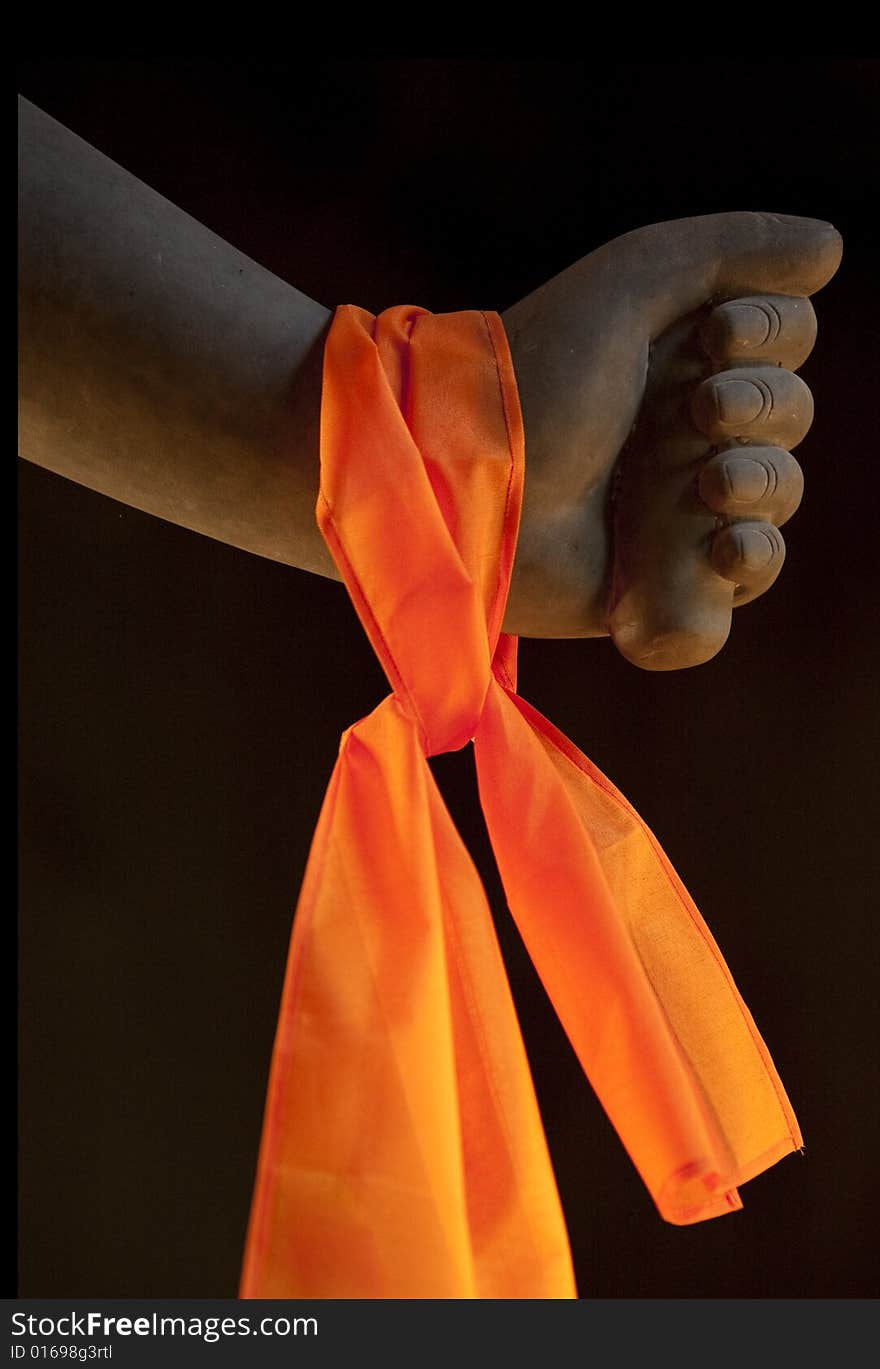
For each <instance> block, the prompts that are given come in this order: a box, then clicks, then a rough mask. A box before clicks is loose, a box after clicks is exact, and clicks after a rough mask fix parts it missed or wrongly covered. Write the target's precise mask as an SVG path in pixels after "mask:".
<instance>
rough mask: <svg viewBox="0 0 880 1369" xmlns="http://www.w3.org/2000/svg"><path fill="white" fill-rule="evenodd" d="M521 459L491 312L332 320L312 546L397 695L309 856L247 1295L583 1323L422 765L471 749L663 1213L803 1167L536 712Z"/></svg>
mask: <svg viewBox="0 0 880 1369" xmlns="http://www.w3.org/2000/svg"><path fill="white" fill-rule="evenodd" d="M523 447H524V443H523V429H522V419H521V415H520V410H519V401H518V394H517V387H516V379H515V376H514V371H513V364H512V361H511V357H510V351H509V348H508V344H507V339H506V336H505V333H504V328H503V325H502V323H501V319H500V318H499V316H498V315H497V314H494V313H483V312H479V311H467V312H462V313H454V314H431V313H428V312H427V311H426V310H424V309H419V308H416V307H411V306H399V307H395V308H392V309H387V310H385V311H384V312H383V313H382V314H380V315H379V316H378V317H374V316H373V315H372V314H369V313H367V312H366V311H365V310H363V309H359V308H356V307H355V306H352V305H344V306H341V307H340V308H339V309H337V311H336V314H335V317H334V320H333V324H332V327H331V330H330V333H329V336H328V339H327V343H326V347H325V353H324V382H323V396H322V411H321V491H320V495H319V500H318V521H319V524H320V527H321V530H322V532H323V535H324V538H325V540H326V542H327V544H328V545H329V547H330V549H331V551H332V553H333V556H334V558H335V561H336V564H337V566H338V567H339V570H340V572H341V574H342V576H343V578H344V580H345V583H346V586H347V587H348V592H349V594H350V595H351V598H352V600H353V601H354V604H355V607H356V609H357V612H358V614H359V616H360V619H361V622H362V623H363V625H364V627H365V629H366V631H367V633H368V635H369V637H370V641H371V642H372V645H373V647H374V648H375V651H376V653H377V655H378V656H379V658H380V660H381V662H382V665H383V667H384V669H385V672H386V674H387V676H388V679H389V681H390V683H391V688H392V691H393V692H392V693H391V694H390V695H389V696H388V697H387V698H386V699H385V700H384V702H382V703H380V704H379V706H378V707H377V708H376V709H375V710H374V711H373V712H372V713H371V714H370V715H369V716H368V717H366V718H362V719H361V721H360V722H357V723H355V724H354V726H352V727H350V728H349V729H348V730H347V731H346V732H345V733H344V734H343V737H342V740H341V743H340V748H339V757H338V760H337V762H336V766H335V769H334V771H333V775H332V778H331V780H330V783H329V786H328V789H327V795H326V798H325V801H324V805H323V808H322V811H321V815H320V818H319V821H318V825H317V829H316V832H315V836H314V840H313V844H312V848H311V854H310V856H309V861H308V866H307V869H306V874H305V879H304V881H303V887H302V892H301V894H300V899H299V904H298V907H297V911H296V917H295V920H294V926H293V935H292V940H291V947H290V956H289V961H288V968H287V975H286V979H285V984H284V990H283V997H282V1004H281V1011H280V1020H279V1024H278V1031H277V1036H276V1041H275V1048H274V1054H273V1059H272V1067H271V1074H270V1079H269V1088H268V1099H267V1105H266V1114H265V1120H264V1128H263V1138H262V1144H261V1149H260V1157H259V1164H258V1172H257V1182H256V1189H255V1194H254V1200H253V1206H252V1211H251V1219H250V1225H249V1230H248V1237H247V1245H246V1251H245V1260H244V1268H243V1273H242V1281H241V1288H240V1296H241V1297H244V1298H247V1297H261V1298H570V1297H576V1296H577V1292H576V1289H575V1284H574V1278H573V1273H572V1266H571V1257H570V1252H569V1246H568V1239H567V1234H566V1229H565V1223H564V1219H563V1214H562V1210H561V1206H560V1202H559V1197H558V1194H557V1190H556V1185H555V1182H554V1177H553V1172H552V1168H551V1163H550V1158H549V1155H548V1151H547V1145H546V1141H545V1138H544V1132H543V1128H542V1125H541V1119H540V1115H539V1112H538V1107H537V1102H536V1098H535V1093H534V1088H533V1085H532V1080H531V1076H530V1073H529V1067H528V1063H527V1060H526V1053H525V1049H524V1047H523V1042H522V1038H521V1035H520V1030H519V1026H518V1023H517V1018H516V1014H515V1011H514V1006H513V1002H512V999H511V995H510V989H509V986H508V982H507V977H506V974H505V970H504V965H503V963H502V959H501V955H500V952H499V948H498V944H497V941H496V937H495V931H494V927H493V922H492V916H491V913H490V910H489V907H488V905H487V902H486V897H485V893H484V891H483V888H482V885H481V883H480V879H479V877H478V875H477V872H476V870H475V868H474V865H473V863H472V861H471V859H470V857H469V855H468V853H467V851H466V850H465V848H464V846H463V844H462V841H461V839H460V837H459V835H458V833H457V832H456V830H455V827H454V826H453V823H452V820H451V818H450V816H449V814H448V812H447V810H446V808H445V805H444V803H443V800H442V798H441V796H440V793H439V791H438V789H437V787H436V785H435V783H434V779H433V776H432V774H431V770H430V767H429V765H428V763H427V760H426V757H427V756H431V755H435V754H438V753H440V752H443V751H450V750H455V749H458V748H460V747H462V746H464V745H466V744H467V743H468V742H469V741H471V740H473V742H474V747H475V755H476V765H477V773H478V779H479V790H480V801H481V803H482V807H483V811H484V813H485V818H486V823H487V825H488V829H489V833H490V836H491V839H492V844H493V847H494V850H495V855H496V858H497V862H498V867H499V870H500V872H501V877H502V879H503V881H504V888H505V891H506V895H507V900H508V904H509V906H510V910H511V913H512V914H513V917H514V919H515V920H516V924H517V926H518V928H519V930H520V933H521V934H522V937H523V940H524V942H525V945H526V947H527V948H528V951H529V953H530V955H531V957H532V960H533V962H534V965H535V967H536V969H537V971H538V973H539V975H540V976H541V979H542V981H543V983H544V985H545V987H546V990H547V993H548V994H549V996H550V999H551V1001H552V1002H553V1005H554V1007H555V1009H556V1011H557V1013H558V1014H559V1018H560V1020H561V1022H562V1024H563V1026H564V1027H565V1030H566V1032H567V1033H568V1036H569V1038H570V1040H571V1042H572V1044H573V1046H574V1048H575V1050H576V1051H577V1054H578V1057H579V1059H580V1061H581V1064H582V1065H583V1069H584V1071H585V1073H586V1075H587V1076H588V1078H589V1080H590V1082H591V1084H592V1086H593V1088H594V1089H595V1091H596V1094H597V1095H598V1097H599V1099H600V1101H601V1103H602V1105H603V1106H604V1108H605V1110H606V1112H607V1114H608V1116H609V1118H610V1119H611V1122H612V1123H613V1125H614V1127H615V1128H616V1130H617V1132H618V1134H619V1136H620V1138H621V1140H622V1142H623V1144H624V1146H625V1147H626V1149H627V1151H628V1153H629V1155H630V1157H631V1159H632V1161H633V1163H634V1165H635V1167H636V1169H637V1170H638V1172H639V1174H640V1175H641V1177H642V1179H643V1181H644V1183H645V1185H646V1187H647V1189H648V1191H649V1192H650V1194H651V1196H652V1198H653V1200H654V1202H655V1203H656V1205H657V1208H658V1209H659V1212H660V1214H661V1215H662V1216H663V1217H664V1218H665V1219H666V1220H667V1221H670V1222H675V1223H688V1222H696V1221H701V1220H702V1219H704V1218H707V1217H715V1216H719V1215H721V1214H723V1213H726V1212H730V1211H731V1210H733V1209H735V1208H738V1207H740V1206H741V1203H740V1199H739V1195H738V1193H737V1190H736V1186H737V1185H738V1184H740V1183H743V1182H744V1181H745V1180H747V1179H749V1178H751V1177H752V1176H753V1175H755V1174H757V1173H759V1172H760V1171H762V1170H764V1169H766V1168H767V1167H768V1166H769V1165H771V1164H773V1163H774V1162H775V1161H776V1160H778V1159H779V1158H780V1157H781V1156H783V1155H784V1154H787V1153H788V1152H789V1151H791V1150H793V1149H796V1148H798V1147H799V1146H800V1145H801V1144H802V1142H801V1137H800V1132H799V1130H798V1125H797V1122H796V1120H795V1117H794V1115H793V1113H792V1109H791V1106H790V1104H789V1102H788V1099H787V1097H786V1094H785V1091H784V1089H783V1087H782V1084H781V1082H780V1080H779V1078H778V1076H777V1073H776V1070H775V1069H774V1066H773V1063H772V1061H771V1059H770V1056H769V1054H768V1052H767V1049H766V1047H765V1045H764V1043H763V1041H762V1040H761V1037H760V1036H759V1034H758V1032H757V1029H756V1027H755V1024H754V1022H753V1021H752V1018H751V1016H750V1014H749V1012H748V1009H747V1008H746V1006H745V1004H744V1003H743V1001H742V999H741V997H740V995H739V993H738V992H737V989H736V987H735V985H734V983H733V980H732V978H731V975H730V973H729V971H728V969H727V966H726V965H725V963H724V960H723V959H722V957H721V954H720V952H719V950H718V947H717V946H716V944H715V942H714V940H713V939H712V936H711V934H710V933H709V930H708V928H707V927H706V925H705V923H704V922H703V920H702V918H701V916H700V914H699V913H698V911H697V909H696V908H695V907H694V904H693V903H692V901H691V899H690V898H689V896H688V894H687V891H686V890H685V889H684V887H683V885H682V884H681V881H680V880H679V879H678V877H677V876H676V874H675V871H674V870H673V869H672V866H671V865H670V863H669V860H668V859H667V857H666V856H665V855H664V853H663V851H662V850H661V848H660V846H659V844H658V842H657V841H656V839H655V838H654V837H653V836H652V834H651V833H650V832H649V831H648V829H647V828H646V826H645V824H644V823H643V822H642V821H641V819H640V818H639V817H638V815H637V814H636V813H635V812H634V811H633V809H632V808H631V807H630V805H629V804H628V803H627V801H626V800H625V799H624V798H623V796H622V795H621V794H619V793H618V791H617V790H616V789H615V788H614V786H613V785H612V784H610V783H609V781H608V780H607V779H606V778H605V777H604V775H602V774H600V772H599V771H598V770H597V769H596V768H595V766H593V765H591V763H590V762H589V761H588V760H587V759H586V757H584V756H583V755H581V753H580V752H579V751H578V750H577V748H576V747H574V746H573V745H572V744H571V742H569V741H568V740H567V739H566V738H565V737H564V736H562V735H561V733H559V732H558V731H556V729H555V728H553V727H552V726H551V724H550V723H549V722H547V720H546V719H545V718H542V717H541V715H540V714H539V713H537V712H536V711H535V709H533V708H531V707H530V706H529V704H527V703H526V702H525V701H524V700H522V699H520V698H519V697H518V696H517V694H516V685H515V661H516V639H515V638H512V637H508V636H504V635H502V634H501V633H500V628H501V622H502V618H503V615H504V607H505V602H506V598H507V590H508V584H509V579H510V573H511V568H512V564H513V556H514V549H515V545H516V536H517V530H518V525H519V510H520V502H521V495H522V482H523V463H524V451H523Z"/></svg>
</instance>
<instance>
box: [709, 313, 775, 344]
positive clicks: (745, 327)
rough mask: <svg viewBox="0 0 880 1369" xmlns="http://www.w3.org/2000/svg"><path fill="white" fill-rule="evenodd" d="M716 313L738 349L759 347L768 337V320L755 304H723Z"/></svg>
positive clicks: (766, 315)
mask: <svg viewBox="0 0 880 1369" xmlns="http://www.w3.org/2000/svg"><path fill="white" fill-rule="evenodd" d="M718 312H719V313H720V314H722V315H723V320H722V321H723V326H724V328H725V330H726V331H727V332H728V334H729V337H730V339H731V340H732V341H735V342H736V343H737V345H738V346H740V347H760V346H761V345H762V344H763V343H765V342H766V341H767V340H768V338H769V337H770V318H769V316H768V314H767V313H766V312H765V310H763V309H759V308H758V306H757V305H755V304H725V305H723V306H722V308H721V309H719V311H718Z"/></svg>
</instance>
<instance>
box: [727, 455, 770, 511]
mask: <svg viewBox="0 0 880 1369" xmlns="http://www.w3.org/2000/svg"><path fill="white" fill-rule="evenodd" d="M724 475H725V478H726V480H727V489H728V493H729V494H730V497H731V499H735V500H736V502H737V503H738V504H754V503H755V501H756V500H758V499H760V498H761V496H762V495H764V494H766V493H767V487H768V485H769V484H770V477H769V475H768V472H767V469H766V467H765V466H762V465H761V463H760V461H753V460H752V458H751V457H750V456H731V457H728V459H727V460H726V461H725V462H724Z"/></svg>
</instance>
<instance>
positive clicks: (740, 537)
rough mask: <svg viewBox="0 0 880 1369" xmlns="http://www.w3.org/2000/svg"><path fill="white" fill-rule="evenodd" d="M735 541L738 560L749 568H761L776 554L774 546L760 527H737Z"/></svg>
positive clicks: (767, 564)
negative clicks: (737, 549)
mask: <svg viewBox="0 0 880 1369" xmlns="http://www.w3.org/2000/svg"><path fill="white" fill-rule="evenodd" d="M736 543H737V546H738V548H739V555H740V560H741V561H742V562H743V563H744V565H746V566H748V568H749V570H763V569H764V567H765V566H769V564H770V562H771V561H772V560H773V557H774V555H775V554H776V547H775V546H774V544H773V542H772V541H771V540H770V538H769V537H768V536H767V534H766V533H765V532H762V530H761V529H760V528H739V529H738V530H737V532H736Z"/></svg>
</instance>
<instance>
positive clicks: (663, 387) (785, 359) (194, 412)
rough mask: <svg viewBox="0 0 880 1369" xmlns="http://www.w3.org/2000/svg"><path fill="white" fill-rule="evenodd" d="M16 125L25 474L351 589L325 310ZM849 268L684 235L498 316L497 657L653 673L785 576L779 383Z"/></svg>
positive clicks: (588, 264)
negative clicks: (515, 510) (503, 609)
mask: <svg viewBox="0 0 880 1369" xmlns="http://www.w3.org/2000/svg"><path fill="white" fill-rule="evenodd" d="M19 117H20V231H19V253H20V255H19V290H20V306H19V317H20V368H19V374H20V427H19V452H20V454H21V456H22V457H24V458H25V459H27V460H29V461H32V462H35V463H37V464H39V465H41V466H45V467H46V468H48V469H50V470H52V471H55V472H57V473H58V474H60V475H63V476H66V477H68V478H69V479H71V480H75V481H77V482H78V483H80V484H83V485H86V486H88V487H90V488H91V489H94V490H97V491H99V492H100V493H102V494H105V495H108V496H110V497H111V498H113V499H117V500H119V501H121V502H122V503H125V504H129V505H131V506H133V507H135V508H138V509H142V510H144V511H146V512H148V513H152V514H155V515H157V516H158V517H161V518H165V519H169V520H170V521H172V522H175V523H178V524H180V525H181V526H183V527H187V528H191V529H193V530H194V531H196V532H200V533H203V534H205V535H207V536H209V537H213V538H217V539H219V540H221V541H224V542H227V543H229V544H231V545H233V546H236V547H240V548H242V549H244V550H246V551H250V552H253V553H255V554H257V555H260V556H266V557H269V558H271V559H273V560H277V561H281V562H284V563H286V564H289V565H292V566H297V567H300V568H302V569H305V570H308V571H312V572H315V573H317V574H320V575H325V576H330V577H333V578H335V579H338V578H339V577H338V574H337V571H336V568H335V566H334V564H333V562H332V560H331V558H330V555H329V552H328V551H327V549H326V547H325V546H324V543H323V541H322V539H321V536H320V534H319V532H318V529H317V525H316V523H315V517H314V506H315V498H316V493H317V484H318V419H319V411H320V392H321V357H322V352H323V342H324V338H325V336H326V330H327V328H328V326H329V323H330V319H331V313H330V311H329V310H328V309H326V308H324V307H323V306H322V305H320V304H318V303H316V302H315V301H314V300H311V299H309V298H308V297H307V296H306V295H304V294H302V293H301V292H300V291H298V290H296V289H294V288H293V287H292V286H290V285H288V284H286V283H285V282H284V281H282V280H280V279H278V277H276V276H274V275H273V274H272V273H271V272H269V271H267V270H265V269H264V268H262V267H261V266H259V265H258V264H257V263H255V262H254V261H252V260H250V259H249V258H248V257H246V256H244V255H243V254H242V253H240V252H238V251H237V250H236V249H235V248H234V247H232V246H231V245H230V244H229V243H227V242H224V241H223V240H222V239H221V238H219V237H217V236H216V235H215V234H214V233H212V232H210V231H209V230H208V229H207V228H205V227H204V226H203V225H201V224H199V223H197V222H196V221H195V220H194V219H192V218H191V217H190V216H189V215H187V214H186V213H184V212H183V211H182V210H180V209H178V208H177V207H176V206H175V205H173V204H171V203H170V202H169V201H168V200H166V199H164V198H163V197H162V196H161V195H159V194H157V193H156V192H155V191H153V190H151V189H150V188H149V187H148V186H146V185H144V184H143V183H142V182H140V181H139V180H137V178H135V177H134V176H132V175H130V174H129V173H128V172H126V171H125V170H124V169H122V168H121V167H119V166H118V165H116V164H115V163H114V162H112V161H110V160H109V159H108V158H107V157H105V156H103V155H102V154H101V153H100V152H98V151H96V150H95V149H94V148H92V147H91V146H90V145H89V144H87V143H85V142H84V141H83V140H82V139H80V138H78V137H77V136H76V135H75V134H73V133H71V132H70V131H69V130H68V129H66V128H64V127H63V126H62V125H60V124H59V123H57V122H56V121H55V120H54V119H51V118H50V117H49V116H48V115H46V114H44V113H43V112H42V111H40V110H39V109H37V108H35V107H34V106H33V105H32V104H30V103H29V102H27V101H24V100H22V101H20V110H19ZM840 250H841V249H840V239H839V236H838V235H837V233H836V232H835V230H834V229H833V228H832V227H831V226H830V225H828V224H824V223H821V222H819V221H816V220H812V219H789V218H781V217H779V216H772V215H762V214H724V215H714V216H708V217H705V218H699V219H684V220H678V221H675V222H671V223H665V224H658V225H653V226H652V227H650V228H646V229H639V230H636V231H635V232H634V233H631V234H627V235H625V236H624V237H622V238H618V239H615V241H614V242H612V243H609V244H606V246H604V247H602V248H599V249H598V251H596V252H593V253H591V254H590V255H589V256H587V257H584V258H582V259H581V260H580V261H578V262H576V263H575V264H574V265H573V266H571V267H569V268H568V270H566V271H564V272H562V273H561V274H560V275H559V276H556V277H554V278H553V280H551V281H549V282H547V283H545V284H543V285H541V286H540V287H539V288H538V289H537V290H535V291H534V292H533V293H532V294H530V295H528V296H527V297H526V298H525V299H523V300H521V301H520V302H519V303H517V304H515V305H513V306H512V308H510V309H508V310H506V311H505V312H503V313H502V320H503V322H504V325H505V329H506V331H507V334H508V338H509V340H510V344H511V350H512V354H513V358H514V365H515V369H516V375H517V381H518V385H519V389H520V398H521V402H522V407H523V418H524V423H525V431H526V491H525V503H524V510H523V522H522V528H521V533H520V542H519V547H518V551H517V560H516V566H515V569H514V577H513V583H512V587H511V595H510V600H509V604H508V609H507V615H506V618H505V623H504V626H505V629H506V630H507V631H510V632H517V633H521V634H524V635H529V636H538V637H540V636H547V637H578V636H600V635H607V634H608V633H609V632H610V633H611V635H612V636H613V637H614V639H615V641H616V643H617V645H618V646H619V647H620V649H621V650H622V651H624V653H625V654H626V655H627V656H628V657H629V658H630V659H631V660H633V661H635V662H636V663H638V664H640V665H643V666H646V667H648V668H655V669H656V668H660V669H666V668H675V667H678V666H682V665H689V664H695V663H697V662H698V661H699V660H705V659H708V656H710V655H713V654H714V653H715V651H717V650H718V649H719V647H720V646H721V645H722V644H723V641H724V639H725V637H726V635H727V631H728V630H729V622H730V610H731V608H732V606H733V603H734V602H737V601H745V599H747V598H749V597H754V595H755V594H757V593H760V592H761V591H762V589H764V588H766V587H767V585H768V584H769V583H771V582H772V579H773V578H774V577H775V574H776V572H777V570H778V567H779V565H780V564H781V559H782V554H783V549H782V543H781V537H780V534H779V533H778V531H777V527H778V524H779V523H780V522H782V521H784V519H785V518H786V517H788V516H789V515H790V513H791V512H793V511H794V508H795V507H796V506H797V502H798V500H799V498H800V489H801V476H800V471H799V469H798V467H797V464H796V463H795V461H794V458H793V457H791V456H790V454H789V453H790V449H791V447H792V446H794V445H796V443H797V442H798V441H800V440H801V438H802V437H803V435H804V433H805V431H806V429H807V427H808V426H809V421H810V418H811V416H812V405H811V401H810V397H809V391H807V390H806V387H805V386H804V385H803V384H802V382H801V381H800V380H799V379H798V378H797V377H796V376H795V375H793V373H792V370H790V369H786V368H793V367H795V366H798V365H800V364H801V362H802V361H803V359H804V358H805V356H806V355H807V353H808V352H809V350H810V348H811V346H812V343H813V340H814V338H815V315H814V314H813V311H812V307H811V306H810V304H809V302H808V298H807V297H808V296H809V295H810V294H812V293H813V292H815V290H817V289H819V288H820V287H821V286H822V285H823V284H825V282H826V281H827V280H828V279H829V278H830V277H831V276H832V275H833V273H834V271H835V270H836V267H837V264H838V262H839V259H840ZM743 296H746V297H748V298H749V299H751V304H748V303H746V304H743V303H739V304H737V305H734V306H731V305H730V304H729V303H727V304H726V303H725V301H734V300H737V299H739V298H741V297H743ZM355 302H356V301H355ZM389 302H390V303H399V302H400V301H389ZM475 307H484V304H483V302H480V305H477V303H476V302H475ZM765 325H766V326H765ZM765 334H766V336H765ZM744 367H745V368H746V369H743V368H744ZM734 369H738V370H739V372H740V375H739V377H737V376H732V374H731V373H732V371H733V370H734ZM737 379H739V381H740V382H742V381H743V380H744V381H745V389H744V388H743V384H742V383H739V384H738V385H736V384H733V383H732V381H734V380H737ZM749 386H751V389H749ZM762 397H763V409H761V405H760V403H758V405H757V409H756V407H755V406H756V403H757V402H758V401H761V400H762ZM753 410H755V412H753ZM758 410H760V412H758ZM746 445H748V446H750V447H752V448H754V451H752V452H750V456H754V457H755V458H756V459H755V460H754V461H753V462H752V465H751V467H749V466H748V465H743V464H742V458H741V453H740V452H739V449H740V448H741V447H743V446H746ZM731 447H735V448H737V449H738V454H739V459H740V464H739V465H731V464H730V458H729V456H728V457H725V452H726V451H728V449H729V448H731ZM737 472H738V473H739V474H738V475H737ZM734 475H737V481H738V483H737V481H735V480H734ZM762 482H763V483H762ZM743 490H747V491H748V492H750V493H749V500H748V501H746V503H743V500H742V498H741V497H740V496H741V492H742V491H743ZM756 490H757V491H760V492H759V493H758V494H757V495H755V491H756ZM753 496H754V497H753ZM756 539H757V540H756Z"/></svg>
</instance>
